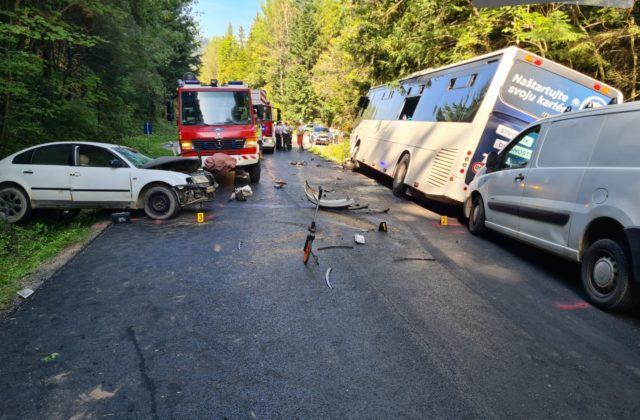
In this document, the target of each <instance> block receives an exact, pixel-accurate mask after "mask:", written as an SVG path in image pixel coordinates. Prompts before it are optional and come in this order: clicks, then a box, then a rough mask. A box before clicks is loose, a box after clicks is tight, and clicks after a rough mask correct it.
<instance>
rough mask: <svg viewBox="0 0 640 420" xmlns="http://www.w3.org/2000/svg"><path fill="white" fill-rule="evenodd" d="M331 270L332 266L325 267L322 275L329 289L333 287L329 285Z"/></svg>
mask: <svg viewBox="0 0 640 420" xmlns="http://www.w3.org/2000/svg"><path fill="white" fill-rule="evenodd" d="M331 270H333V267H329V268H328V269H327V272H326V274H325V275H324V280H325V281H326V282H327V286H329V289H333V287H331V283H329V276H330V275H331Z"/></svg>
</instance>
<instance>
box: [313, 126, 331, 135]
mask: <svg viewBox="0 0 640 420" xmlns="http://www.w3.org/2000/svg"><path fill="white" fill-rule="evenodd" d="M313 131H314V133H316V134H320V133H328V132H329V129H328V128H326V127H316V128H314V129H313Z"/></svg>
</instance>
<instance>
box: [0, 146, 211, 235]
mask: <svg viewBox="0 0 640 420" xmlns="http://www.w3.org/2000/svg"><path fill="white" fill-rule="evenodd" d="M199 168H200V159H199V158H185V157H164V158H159V159H151V158H149V157H147V156H144V155H143V154H141V153H139V152H138V151H136V150H134V149H131V148H128V147H125V146H118V145H114V144H106V143H91V142H57V143H48V144H43V145H39V146H34V147H30V148H28V149H25V150H23V151H20V152H18V153H14V154H13V155H10V156H8V157H6V158H4V159H2V160H0V218H2V219H4V220H6V221H8V222H11V223H14V222H23V221H25V220H27V219H28V218H29V215H30V213H31V211H32V210H33V209H37V208H51V209H79V208H118V209H144V211H145V213H146V214H147V216H149V217H150V218H152V219H168V218H170V217H172V216H174V215H175V214H177V213H178V211H179V210H180V209H181V208H182V207H184V206H188V205H191V204H195V203H201V202H204V201H209V200H213V198H214V194H215V190H216V187H217V184H216V182H215V180H214V178H213V175H212V174H210V173H208V172H205V171H203V170H201V169H199Z"/></svg>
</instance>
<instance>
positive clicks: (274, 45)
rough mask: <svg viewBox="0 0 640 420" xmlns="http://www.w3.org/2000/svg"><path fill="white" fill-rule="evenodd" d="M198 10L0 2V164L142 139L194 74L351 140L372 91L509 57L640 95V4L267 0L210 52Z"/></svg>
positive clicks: (68, 1)
mask: <svg viewBox="0 0 640 420" xmlns="http://www.w3.org/2000/svg"><path fill="white" fill-rule="evenodd" d="M200 1H205V0H200ZM194 3H195V0H38V1H34V0H0V4H1V5H2V7H1V8H0V55H1V56H2V59H1V60H0V74H1V76H0V156H4V155H6V154H7V153H9V152H11V151H14V150H17V149H19V148H22V147H24V146H26V145H30V144H36V143H40V142H44V141H50V140H77V139H85V140H97V141H117V140H118V139H121V138H123V137H125V136H127V135H129V134H131V133H132V132H133V131H140V130H141V126H142V122H143V121H145V120H158V119H161V118H163V115H164V106H163V104H164V101H165V100H166V99H167V98H168V97H171V95H172V93H173V92H174V89H175V83H176V79H177V78H179V77H180V75H182V74H183V73H184V72H185V71H186V70H194V71H197V72H198V73H199V74H200V76H201V77H202V78H203V80H209V79H212V78H216V79H218V80H220V81H221V82H225V81H228V80H244V81H245V82H247V83H248V84H249V85H250V86H252V87H255V88H257V87H263V88H265V89H266V90H267V92H268V93H269V95H270V98H271V100H272V102H274V103H275V104H276V105H277V106H278V107H280V108H281V109H282V110H283V111H284V117H285V118H286V119H289V120H297V119H303V120H305V121H311V120H314V121H322V122H325V123H327V124H331V125H334V126H339V127H342V128H345V129H347V130H348V129H349V128H350V125H351V123H352V117H353V115H354V112H355V107H356V104H357V101H358V97H359V96H360V95H361V94H363V93H364V92H366V90H367V89H368V88H369V87H370V86H372V85H377V84H380V83H386V82H391V81H393V80H395V79H397V78H398V77H400V76H403V75H407V74H409V73H412V72H414V71H417V70H422V69H425V68H428V67H437V66H440V65H443V64H447V63H451V62H455V61H459V60H461V59H466V58H469V57H473V56H476V55H479V54H483V53H486V52H489V51H493V50H496V49H500V48H503V47H505V46H509V45H518V46H520V47H522V48H525V49H528V50H530V51H532V52H535V53H537V54H540V55H542V56H544V57H548V58H551V59H553V60H556V61H558V62H561V63H563V64H565V65H567V66H569V67H572V68H574V69H577V70H579V71H581V72H583V73H586V74H589V75H591V76H593V77H595V78H598V79H600V80H602V81H605V82H606V83H609V84H611V85H613V86H615V87H617V88H619V89H621V90H623V92H624V94H625V97H626V100H634V99H636V97H637V96H638V93H637V84H638V80H637V78H638V46H637V45H636V43H637V37H638V26H637V20H638V18H640V10H639V9H638V6H637V5H636V6H635V8H634V9H615V8H600V7H588V6H575V5H569V4H557V3H552V4H544V5H530V6H512V7H501V8H497V9H477V8H475V7H474V6H473V4H472V1H471V0H452V1H442V0H264V1H263V2H262V8H261V10H260V11H259V12H258V13H257V15H256V17H255V20H254V22H253V24H252V25H251V27H250V28H242V27H240V28H233V27H232V26H231V25H229V28H228V30H227V34H226V35H225V36H222V37H214V38H212V39H210V40H206V42H205V43H204V45H200V43H199V41H198V39H199V37H198V27H197V24H196V20H195V17H194V16H193V10H192V7H193V4H194Z"/></svg>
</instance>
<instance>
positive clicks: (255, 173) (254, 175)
mask: <svg viewBox="0 0 640 420" xmlns="http://www.w3.org/2000/svg"><path fill="white" fill-rule="evenodd" d="M247 172H249V181H251V183H252V184H255V183H256V182H260V164H259V163H256V164H254V165H251V166H249V167H248V168H247Z"/></svg>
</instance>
